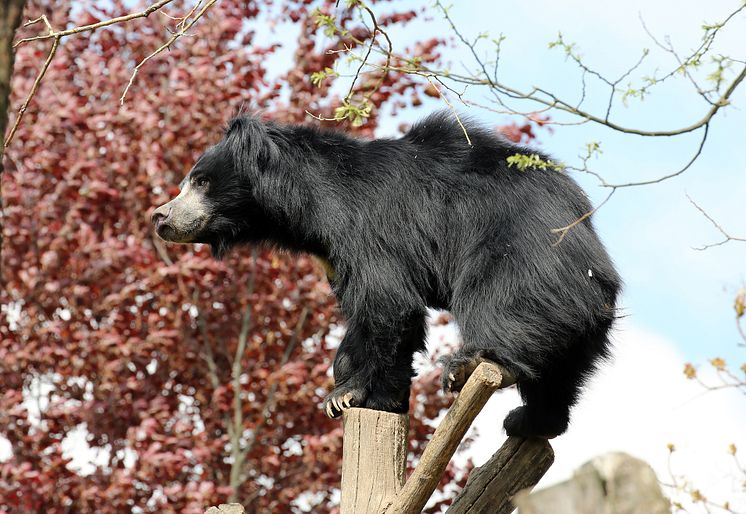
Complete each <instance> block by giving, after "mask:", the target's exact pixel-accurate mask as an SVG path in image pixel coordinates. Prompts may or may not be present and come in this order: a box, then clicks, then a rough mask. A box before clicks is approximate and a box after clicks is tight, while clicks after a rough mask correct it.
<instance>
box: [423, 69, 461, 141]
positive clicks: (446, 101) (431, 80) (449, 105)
mask: <svg viewBox="0 0 746 514" xmlns="http://www.w3.org/2000/svg"><path fill="white" fill-rule="evenodd" d="M436 79H437V77H436ZM427 81H428V82H430V85H431V86H432V87H433V89H435V91H437V92H438V95H440V98H442V99H443V101H444V102H445V103H446V105H447V106H448V108H449V109H450V110H451V112H453V115H454V116H455V117H456V122H457V123H458V124H459V127H461V130H462V131H463V132H464V136H465V137H466V142H467V143H468V144H469V146H472V144H471V138H469V133H468V132H467V131H466V127H465V126H464V124H463V122H462V121H461V118H460V117H459V115H458V112H457V111H456V109H455V108H454V107H453V105H452V104H451V102H449V101H448V98H446V95H444V94H443V92H442V91H441V90H440V88H439V87H438V86H436V85H435V82H433V79H432V78H431V77H428V78H427ZM438 82H439V83H441V84H442V82H440V81H438Z"/></svg>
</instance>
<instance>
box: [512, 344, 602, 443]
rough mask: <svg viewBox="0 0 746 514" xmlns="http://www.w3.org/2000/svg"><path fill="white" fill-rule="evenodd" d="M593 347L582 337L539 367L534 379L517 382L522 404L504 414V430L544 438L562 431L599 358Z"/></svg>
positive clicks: (517, 434) (565, 428) (564, 429)
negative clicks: (548, 362)
mask: <svg viewBox="0 0 746 514" xmlns="http://www.w3.org/2000/svg"><path fill="white" fill-rule="evenodd" d="M593 347H594V345H592V344H588V342H587V341H583V340H582V339H581V340H575V341H572V342H571V344H570V345H569V347H568V348H566V349H565V350H564V352H565V353H564V355H563V356H562V357H560V358H557V359H556V360H554V361H553V362H552V364H551V365H550V366H548V367H547V368H545V369H543V370H541V371H540V372H539V375H538V376H537V377H536V378H535V379H531V380H526V381H523V382H519V383H518V391H519V392H520V393H521V397H522V398H523V402H524V404H525V405H523V406H522V407H518V408H516V409H513V410H512V411H511V412H510V413H509V414H508V415H507V416H506V418H505V421H504V422H503V427H504V428H505V432H506V433H507V434H508V435H515V436H523V437H532V436H535V437H545V438H552V437H556V436H558V435H560V434H562V433H564V432H565V431H566V430H567V426H568V424H569V422H570V409H571V408H572V407H573V406H574V405H575V403H577V401H578V398H579V396H580V391H581V389H582V387H583V385H584V384H585V382H586V380H587V378H588V376H589V375H590V374H591V373H592V372H593V370H594V369H595V364H596V361H597V359H598V358H600V357H601V356H600V355H596V354H594V353H593V352H592V350H591V349H592V348H593Z"/></svg>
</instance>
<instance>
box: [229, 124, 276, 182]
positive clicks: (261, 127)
mask: <svg viewBox="0 0 746 514" xmlns="http://www.w3.org/2000/svg"><path fill="white" fill-rule="evenodd" d="M225 142H226V143H227V145H228V147H229V148H230V150H231V153H232V154H233V161H234V164H235V166H236V169H237V170H238V171H239V173H241V174H242V175H244V176H258V175H260V174H262V173H264V172H266V171H268V170H272V169H275V168H276V167H277V166H278V164H279V160H280V150H279V148H278V147H277V144H276V143H275V142H274V141H273V140H272V138H271V137H270V134H269V131H268V130H267V126H266V125H265V124H264V123H263V122H262V121H260V120H258V119H256V118H253V117H251V116H240V117H237V118H234V119H233V120H231V122H230V124H229V126H228V130H227V131H226V136H225Z"/></svg>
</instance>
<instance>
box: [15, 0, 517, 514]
mask: <svg viewBox="0 0 746 514" xmlns="http://www.w3.org/2000/svg"><path fill="white" fill-rule="evenodd" d="M131 7H132V6H131V3H129V2H124V1H122V0H116V1H113V2H105V3H104V6H103V7H97V8H95V7H92V6H89V4H87V3H86V4H75V5H73V4H71V2H70V1H69V0H65V1H59V0H56V1H54V2H46V3H45V2H36V3H32V4H31V5H29V6H28V7H27V13H26V14H27V16H28V17H29V18H35V17H37V16H39V15H40V14H46V15H47V16H48V18H49V21H50V23H51V24H52V26H54V27H58V28H59V27H62V28H64V27H66V26H74V25H83V24H88V23H95V22H96V20H101V19H107V18H111V17H113V16H116V15H119V14H121V13H123V12H127V11H128V9H129V8H131ZM377 7H378V8H379V10H385V8H386V3H385V2H380V3H378V4H377ZM188 8H189V6H188V5H185V4H184V3H174V4H173V5H169V10H168V11H167V14H169V15H171V16H176V15H177V14H178V13H180V12H186V11H188ZM315 8H319V9H321V12H325V13H331V12H337V13H338V15H339V17H338V22H339V23H340V25H341V26H342V27H344V28H345V29H346V30H349V34H350V36H349V37H348V36H345V35H344V33H339V34H334V35H324V34H323V32H322V31H319V30H318V27H317V24H316V22H315V18H314V15H313V14H312V11H313V9H315ZM415 16H416V14H415V13H414V12H395V13H391V14H390V15H389V16H386V17H385V18H383V19H384V23H385V24H386V25H387V26H388V25H392V24H404V23H407V21H409V20H410V19H412V18H413V17H415ZM280 20H292V21H293V23H295V25H296V26H297V27H298V28H299V36H298V37H297V39H294V40H292V41H287V40H285V41H282V42H281V44H283V45H294V47H295V49H296V50H295V53H294V58H293V60H292V62H288V63H287V66H288V69H287V71H285V72H283V73H280V74H279V76H277V77H270V76H269V74H268V72H267V63H268V62H269V61H270V60H271V59H272V58H273V54H274V53H275V51H276V50H277V48H278V45H279V44H280V43H279V42H276V41H259V40H257V38H256V36H255V33H254V31H253V28H254V27H256V26H257V24H259V23H262V24H272V23H275V22H277V21H280ZM174 23H177V20H174V19H173V18H171V17H169V16H166V15H165V14H162V13H159V12H156V13H154V14H152V15H151V16H150V17H148V18H141V19H138V20H133V21H131V22H129V23H127V24H122V25H115V26H111V27H106V28H104V29H101V30H98V31H96V32H93V33H89V34H86V35H81V36H76V37H70V38H66V39H64V40H63V41H62V43H61V45H60V49H59V51H58V52H57V55H56V56H55V58H54V60H53V61H52V64H51V66H50V68H49V71H48V72H47V74H46V76H45V77H44V80H43V82H42V85H41V88H40V89H39V91H38V93H37V94H36V96H35V97H34V99H33V100H32V102H31V104H30V106H29V109H28V111H27V113H26V116H25V118H24V119H23V122H22V123H21V125H20V128H19V130H18V132H17V134H16V136H15V139H14V140H13V143H12V145H11V147H10V148H9V149H8V151H7V153H6V157H5V169H6V172H5V174H4V175H3V176H2V186H3V187H2V189H3V194H4V203H5V207H4V222H3V230H4V247H3V252H2V259H3V262H2V264H3V265H2V275H3V276H2V281H3V286H4V287H3V288H2V291H1V292H0V295H1V296H0V304H2V307H3V311H2V313H1V321H0V435H1V436H2V437H3V438H5V439H6V440H7V441H8V442H9V443H10V449H11V451H10V455H5V456H2V458H3V459H4V461H3V462H1V463H0V512H45V513H49V514H51V513H63V512H80V513H86V512H101V513H120V512H159V513H168V512H174V513H175V512H179V513H182V512H185V513H201V512H202V511H203V509H204V508H205V506H207V505H211V504H217V503H221V502H225V501H226V500H229V499H231V500H235V501H238V502H241V503H242V504H244V505H245V506H246V508H247V511H249V512H275V513H279V512H297V511H312V512H316V513H323V512H334V511H335V510H336V509H337V507H336V506H337V493H336V489H335V488H336V487H337V485H338V484H339V468H340V462H341V460H340V457H341V426H340V423H339V422H338V421H332V420H329V419H327V418H326V417H325V416H324V414H323V413H322V411H321V410H320V408H319V406H320V403H321V401H322V398H323V397H324V395H325V394H326V392H327V391H328V390H329V389H330V387H331V386H332V379H331V376H330V364H331V362H332V356H333V349H334V346H335V343H336V341H337V340H338V335H337V334H335V327H337V326H340V325H342V321H343V320H340V319H339V317H338V313H337V311H336V309H335V303H334V299H333V297H331V296H330V290H329V287H328V285H327V283H326V281H325V279H324V278H323V277H324V275H323V272H322V270H320V269H319V268H318V267H317V266H316V265H315V264H314V263H313V262H312V261H311V260H310V259H309V258H307V257H304V256H289V255H279V254H276V253H271V252H267V251H258V250H251V249H245V250H242V251H239V252H235V253H234V254H232V255H231V256H229V257H228V258H227V259H226V260H225V261H222V262H216V261H214V260H212V259H211V258H210V256H209V250H208V249H207V248H205V247H200V246H183V247H176V246H168V247H167V246H164V245H163V244H162V243H159V242H158V241H157V240H155V239H154V237H153V234H152V232H151V228H150V225H149V222H148V218H149V215H150V213H151V212H152V209H153V207H154V206H156V205H159V204H161V203H163V202H164V201H166V200H167V199H168V198H170V197H172V196H173V195H175V194H176V193H177V190H178V188H177V184H178V183H179V181H180V180H181V178H182V177H183V175H184V174H185V173H186V172H187V171H188V169H189V168H190V166H191V165H192V164H193V162H194V160H195V158H196V157H197V156H198V155H199V154H200V153H201V152H202V151H203V150H204V149H205V148H206V147H207V146H208V145H210V144H212V143H214V142H216V141H217V140H218V139H219V138H220V136H221V131H222V127H223V125H224V124H225V122H226V121H227V119H228V118H229V117H230V116H231V114H233V113H235V112H236V111H237V110H238V109H239V108H240V107H241V106H243V105H248V106H250V107H255V108H260V109H262V110H263V112H264V113H266V114H267V115H270V116H272V117H273V118H275V119H279V120H283V121H308V120H309V118H308V116H307V115H306V111H307V110H308V111H310V112H313V113H315V114H317V115H320V116H322V117H331V116H333V113H334V109H335V107H336V106H337V105H338V104H339V102H340V94H341V95H344V94H345V93H346V92H343V93H340V94H335V93H334V91H335V89H334V83H335V77H333V76H331V77H328V78H327V79H326V80H324V81H323V83H322V84H320V87H317V86H316V85H314V84H313V83H312V80H311V75H312V74H313V73H314V72H317V71H319V70H323V69H325V68H333V67H334V65H335V62H336V61H337V60H339V59H344V58H345V52H327V50H330V49H331V50H336V49H341V48H344V47H345V45H347V46H348V47H352V48H354V47H355V45H356V43H355V41H354V40H361V41H369V40H370V38H371V33H370V30H369V29H368V28H366V27H365V26H364V25H362V24H361V23H360V21H359V20H358V19H356V18H355V17H354V16H351V15H349V14H346V11H345V10H344V8H343V7H342V8H335V2H334V1H331V0H319V1H311V0H297V1H290V2H284V3H283V4H282V6H281V7H280V6H278V5H275V4H274V3H273V2H272V1H271V0H266V1H254V2H242V1H238V0H222V1H220V2H218V3H217V4H215V5H214V6H213V7H212V8H211V9H210V10H209V11H208V12H207V14H206V15H205V16H204V18H202V19H201V20H200V21H199V23H198V24H196V25H195V27H194V29H193V30H192V31H191V32H192V34H191V37H182V38H181V39H179V41H178V43H177V44H176V45H174V46H173V47H172V48H171V49H170V51H168V52H164V53H162V54H160V55H158V56H156V57H155V58H153V59H152V60H150V61H148V62H147V63H146V65H144V66H143V67H142V68H141V69H140V71H139V73H138V75H137V77H136V78H135V80H134V82H133V85H132V88H131V89H130V90H129V91H128V94H127V98H126V100H125V102H124V105H123V106H122V107H120V106H119V97H120V95H121V92H122V90H123V87H124V86H125V85H126V84H127V82H128V80H129V78H130V75H131V73H132V69H133V67H134V66H135V65H136V64H137V63H138V62H140V61H141V60H142V59H143V58H145V57H146V56H147V55H148V54H150V53H151V52H152V51H153V50H154V49H155V48H157V47H158V46H159V45H160V44H161V43H162V41H163V39H164V38H167V37H168V32H167V28H169V27H172V26H173V25H174ZM38 30H43V29H39V28H38V27H36V26H34V27H30V28H28V29H26V31H25V32H24V33H23V34H21V36H28V35H33V34H34V33H36V32H34V31H38ZM350 38H354V40H353V39H350ZM441 43H442V42H441V41H439V40H437V39H430V40H427V41H422V42H420V43H418V44H416V45H414V46H413V48H411V49H409V50H408V53H409V55H413V56H416V57H418V58H420V59H422V61H423V62H432V61H436V60H437V59H438V53H437V51H438V45H440V44H441ZM48 48H49V41H37V42H33V43H31V44H27V45H23V46H21V47H20V48H19V51H18V55H17V59H16V64H15V71H14V78H13V96H12V105H13V106H15V107H14V108H15V109H17V108H18V106H19V105H20V103H21V102H22V101H23V98H24V97H25V95H26V93H27V92H28V91H29V89H30V88H31V85H32V81H33V80H34V77H35V76H36V73H37V72H38V69H39V66H40V65H41V62H42V61H43V60H44V57H45V55H46V53H47V51H48ZM355 88H356V89H355V92H354V94H356V95H368V97H369V99H370V102H371V103H372V105H373V107H374V108H373V110H372V112H371V114H370V117H369V118H367V120H365V123H364V124H363V125H362V126H360V127H353V126H351V124H349V123H343V124H342V128H345V129H348V130H355V131H357V132H359V133H361V134H362V135H366V136H368V135H372V133H373V131H374V129H375V128H376V126H377V122H378V120H379V118H378V112H379V109H380V107H381V106H383V105H386V104H389V105H392V106H395V107H397V106H398V107H401V106H403V105H409V104H412V103H415V104H418V103H419V98H418V95H419V94H420V92H419V91H418V89H417V87H416V84H415V82H414V81H413V80H412V78H411V77H409V76H405V75H401V74H397V73H396V72H393V71H391V72H389V73H387V74H386V75H385V76H383V75H381V76H375V74H368V75H366V78H365V79H363V80H359V81H358V83H357V84H356V86H355ZM11 122H12V120H11ZM512 131H513V132H515V133H516V134H517V137H519V138H520V137H524V136H525V134H526V131H525V130H524V131H521V130H520V129H512ZM529 132H530V131H529ZM521 134H522V135H521ZM437 374H438V372H437V371H436V370H435V369H434V368H431V369H430V371H427V372H426V373H425V374H424V376H421V377H420V378H419V379H418V381H417V382H416V384H415V386H414V390H415V394H414V395H413V402H415V403H416V404H417V405H418V407H417V408H416V409H414V408H413V409H412V411H413V416H412V421H411V430H410V436H411V438H412V441H413V447H414V448H415V449H418V448H420V447H421V446H422V444H423V442H424V441H425V440H426V439H427V437H428V436H429V434H430V433H431V432H432V421H433V420H434V419H435V418H436V417H437V416H438V415H439V414H440V413H441V411H442V409H443V408H444V407H445V406H446V405H447V404H448V403H449V399H447V398H445V397H443V395H441V394H440V393H439V392H438V384H439V380H438V377H437V376H436V375H437ZM76 436H77V437H78V439H80V438H84V440H85V444H84V443H82V442H81V441H80V440H77V439H75V437H76ZM76 440H77V442H75V443H73V441H76ZM87 456H91V457H92V461H91V462H90V463H88V464H87V465H86V466H84V467H83V468H82V469H81V468H80V467H79V466H76V465H73V463H74V459H75V458H81V460H82V461H85V460H89V459H88V458H87ZM94 457H95V458H94ZM75 462H77V461H75ZM456 475H458V477H461V478H462V477H463V475H462V473H460V472H458V473H457V472H456V471H455V470H451V472H449V473H448V474H447V475H446V476H445V477H444V482H445V481H449V480H452V479H454V477H455V476H456Z"/></svg>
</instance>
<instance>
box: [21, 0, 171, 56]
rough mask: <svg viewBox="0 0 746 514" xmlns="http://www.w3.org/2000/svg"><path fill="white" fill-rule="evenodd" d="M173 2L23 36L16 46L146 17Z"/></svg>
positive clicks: (35, 21)
mask: <svg viewBox="0 0 746 514" xmlns="http://www.w3.org/2000/svg"><path fill="white" fill-rule="evenodd" d="M171 2H173V0H160V1H159V2H156V3H154V4H153V5H151V6H149V7H147V8H146V9H143V10H142V11H138V12H134V13H130V14H125V15H123V16H117V17H116V18H111V19H108V20H104V21H99V22H97V23H91V24H90V25H82V26H80V27H73V28H71V29H67V30H60V31H59V32H57V31H50V33H49V34H43V35H39V36H33V37H27V38H23V39H20V40H18V41H17V42H16V44H15V46H20V45H22V44H24V43H28V42H30V41H38V40H41V39H52V38H55V39H62V38H64V37H67V36H71V35H73V34H80V33H81V32H90V31H93V30H96V29H100V28H101V27H107V26H109V25H115V24H117V23H122V22H125V21H130V20H134V19H136V18H146V17H148V16H150V15H151V14H153V13H154V12H155V11H157V10H158V9H160V8H161V7H163V6H164V5H166V4H170V3H171ZM42 18H44V17H42ZM39 21H43V20H40V19H37V20H31V21H29V22H28V23H26V25H24V26H26V27H28V26H30V25H33V24H35V23H38V22H39ZM47 26H49V23H48V22H47ZM50 28H51V27H50Z"/></svg>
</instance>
